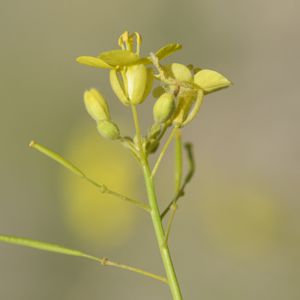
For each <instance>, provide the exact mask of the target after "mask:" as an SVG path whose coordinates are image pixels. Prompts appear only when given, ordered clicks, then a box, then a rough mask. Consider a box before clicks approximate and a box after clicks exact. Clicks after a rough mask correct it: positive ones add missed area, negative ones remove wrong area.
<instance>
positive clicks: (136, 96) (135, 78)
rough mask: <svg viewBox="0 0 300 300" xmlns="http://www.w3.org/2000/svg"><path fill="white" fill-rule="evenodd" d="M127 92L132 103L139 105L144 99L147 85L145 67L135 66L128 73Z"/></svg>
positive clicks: (129, 68)
mask: <svg viewBox="0 0 300 300" xmlns="http://www.w3.org/2000/svg"><path fill="white" fill-rule="evenodd" d="M126 78H127V90H128V96H129V99H130V102H131V103H132V104H139V103H141V102H142V101H143V100H144V99H143V96H144V93H145V89H146V85H147V69H146V67H145V66H144V65H142V64H140V65H133V66H130V67H128V69H127V71H126Z"/></svg>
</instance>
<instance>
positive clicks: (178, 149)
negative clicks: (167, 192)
mask: <svg viewBox="0 0 300 300" xmlns="http://www.w3.org/2000/svg"><path fill="white" fill-rule="evenodd" d="M181 180H182V139H181V131H180V129H179V128H177V129H176V135H175V192H176V193H178V192H179V190H180V186H181Z"/></svg>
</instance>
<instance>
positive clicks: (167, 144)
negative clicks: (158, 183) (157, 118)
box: [151, 127, 177, 178]
mask: <svg viewBox="0 0 300 300" xmlns="http://www.w3.org/2000/svg"><path fill="white" fill-rule="evenodd" d="M176 130H177V128H176V127H175V128H173V130H172V132H171V134H170V136H169V137H168V139H167V141H166V143H165V144H164V146H163V148H162V150H161V152H160V154H159V156H158V159H157V161H156V163H155V165H154V167H153V170H152V173H151V177H152V178H153V177H154V176H155V174H156V172H157V170H158V167H159V165H160V163H161V161H162V159H163V157H164V156H165V154H166V152H167V149H168V147H169V145H170V143H171V142H172V140H173V138H174V136H175V133H176Z"/></svg>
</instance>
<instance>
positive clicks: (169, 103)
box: [153, 93, 175, 123]
mask: <svg viewBox="0 0 300 300" xmlns="http://www.w3.org/2000/svg"><path fill="white" fill-rule="evenodd" d="M174 108H175V101H174V96H173V95H171V94H169V93H164V94H162V95H161V96H160V97H159V98H158V99H157V101H156V103H155V104H154V107H153V117H154V121H155V122H156V123H163V122H165V121H167V120H168V119H169V118H170V117H171V115H172V113H173V111H174Z"/></svg>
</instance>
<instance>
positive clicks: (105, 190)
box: [29, 141, 150, 212]
mask: <svg viewBox="0 0 300 300" xmlns="http://www.w3.org/2000/svg"><path fill="white" fill-rule="evenodd" d="M29 146H30V147H31V148H33V149H35V150H37V151H39V152H41V153H43V154H45V155H46V156H48V157H50V158H51V159H53V160H55V161H56V162H58V163H59V164H60V165H62V166H64V167H65V168H67V169H68V170H70V171H71V172H73V173H74V174H76V175H77V176H79V177H81V178H83V179H85V180H87V181H88V182H89V183H91V184H92V185H94V186H96V187H97V188H98V190H99V191H100V192H101V193H103V194H104V193H106V194H109V195H112V196H114V197H117V198H119V199H121V200H123V201H127V202H129V203H131V204H134V205H136V206H137V207H138V208H141V209H143V210H145V211H147V212H149V211H150V208H149V206H148V205H147V204H146V203H143V202H142V201H139V200H135V199H132V198H129V197H127V196H124V195H122V194H120V193H118V192H115V191H113V190H111V189H110V188H108V187H107V186H106V185H105V184H103V183H99V182H96V181H95V180H93V179H91V178H89V177H88V176H87V175H86V174H85V173H83V172H82V171H81V170H80V169H79V168H78V167H76V166H74V165H73V164H72V163H71V162H69V161H68V160H66V159H65V158H63V157H62V156H61V155H60V154H58V153H56V152H54V151H52V150H50V149H48V148H46V147H45V146H43V145H41V144H38V143H36V142H34V141H31V142H30V144H29Z"/></svg>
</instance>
